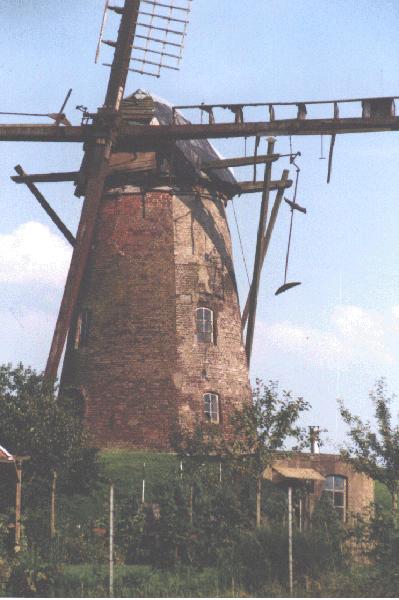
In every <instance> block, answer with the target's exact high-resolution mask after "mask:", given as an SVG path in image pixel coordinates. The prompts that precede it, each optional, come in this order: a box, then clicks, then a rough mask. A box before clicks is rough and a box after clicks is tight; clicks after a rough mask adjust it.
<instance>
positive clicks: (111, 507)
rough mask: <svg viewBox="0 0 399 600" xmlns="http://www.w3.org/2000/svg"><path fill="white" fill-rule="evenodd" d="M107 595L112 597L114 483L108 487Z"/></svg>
mask: <svg viewBox="0 0 399 600" xmlns="http://www.w3.org/2000/svg"><path fill="white" fill-rule="evenodd" d="M109 597H110V598H113V597H114V484H113V483H111V486H110V488H109Z"/></svg>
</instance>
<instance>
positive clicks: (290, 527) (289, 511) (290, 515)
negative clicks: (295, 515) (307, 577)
mask: <svg viewBox="0 0 399 600" xmlns="http://www.w3.org/2000/svg"><path fill="white" fill-rule="evenodd" d="M292 575H293V574H292V486H290V485H289V486H288V577H289V587H290V596H292V595H293V576H292Z"/></svg>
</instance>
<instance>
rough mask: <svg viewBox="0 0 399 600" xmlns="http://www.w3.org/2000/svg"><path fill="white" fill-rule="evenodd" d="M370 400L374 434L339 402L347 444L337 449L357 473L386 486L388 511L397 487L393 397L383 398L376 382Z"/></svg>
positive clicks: (398, 438) (398, 442)
mask: <svg viewBox="0 0 399 600" xmlns="http://www.w3.org/2000/svg"><path fill="white" fill-rule="evenodd" d="M370 399H371V402H372V404H373V406H374V416H375V420H376V425H377V431H373V430H372V427H371V424H370V423H369V422H368V421H367V422H366V423H364V422H363V421H362V420H361V419H360V417H357V416H354V415H352V414H351V413H350V412H349V410H348V409H347V408H345V406H344V404H343V402H342V401H340V402H339V406H340V412H341V416H342V418H343V420H344V422H345V423H346V424H347V425H348V426H349V428H350V429H349V440H350V441H349V442H348V443H347V445H346V446H345V447H343V448H342V449H341V455H342V457H343V458H344V459H345V460H346V461H347V462H349V463H350V464H351V465H352V467H353V468H354V469H355V470H356V471H357V472H359V473H365V474H366V475H368V476H369V477H371V478H372V479H374V480H375V481H379V482H381V483H383V484H385V485H386V487H387V489H388V491H389V493H390V495H391V501H392V512H393V513H395V512H396V511H397V508H398V486H399V424H396V425H393V424H392V413H391V409H390V405H391V403H392V400H393V399H394V396H392V397H388V396H387V389H386V383H385V380H384V379H379V380H378V381H377V382H376V384H375V387H374V389H373V390H372V392H371V393H370Z"/></svg>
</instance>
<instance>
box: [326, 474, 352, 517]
mask: <svg viewBox="0 0 399 600" xmlns="http://www.w3.org/2000/svg"><path fill="white" fill-rule="evenodd" d="M324 493H325V494H326V495H327V496H328V497H329V498H330V499H331V502H332V504H333V506H334V508H335V510H336V511H337V513H338V515H339V517H340V519H341V521H343V522H345V520H346V503H347V493H348V491H347V480H346V477H342V475H328V476H327V477H326V481H325V483H324Z"/></svg>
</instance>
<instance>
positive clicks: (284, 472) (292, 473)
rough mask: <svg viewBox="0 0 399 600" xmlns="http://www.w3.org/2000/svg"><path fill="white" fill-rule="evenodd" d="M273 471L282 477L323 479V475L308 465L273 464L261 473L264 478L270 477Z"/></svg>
mask: <svg viewBox="0 0 399 600" xmlns="http://www.w3.org/2000/svg"><path fill="white" fill-rule="evenodd" d="M273 471H274V472H275V473H277V475H279V476H280V477H283V478H284V479H300V480H302V481H324V480H325V477H323V475H321V473H319V472H318V471H316V469H311V468H308V467H283V466H280V465H273V466H272V467H271V469H270V468H269V469H266V470H265V472H264V474H263V477H264V479H271V478H272V472H273Z"/></svg>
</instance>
